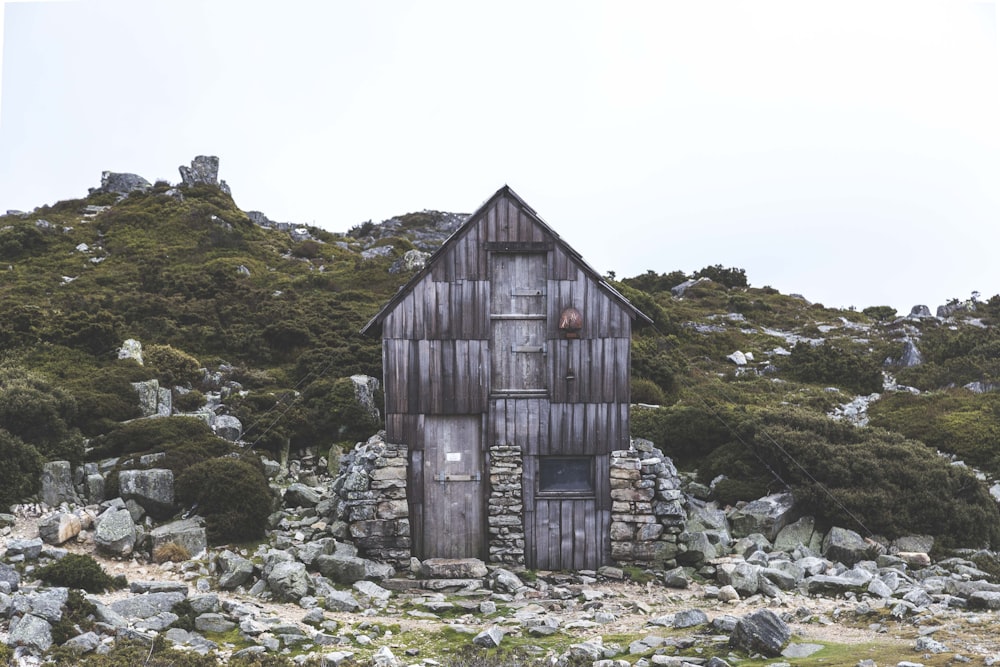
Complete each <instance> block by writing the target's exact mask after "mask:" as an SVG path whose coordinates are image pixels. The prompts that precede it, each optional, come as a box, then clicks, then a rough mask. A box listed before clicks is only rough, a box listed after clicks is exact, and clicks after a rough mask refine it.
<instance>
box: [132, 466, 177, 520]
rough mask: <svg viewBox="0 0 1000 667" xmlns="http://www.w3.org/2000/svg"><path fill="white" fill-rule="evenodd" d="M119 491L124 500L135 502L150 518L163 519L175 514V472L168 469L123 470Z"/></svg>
mask: <svg viewBox="0 0 1000 667" xmlns="http://www.w3.org/2000/svg"><path fill="white" fill-rule="evenodd" d="M118 491H119V495H120V496H121V497H122V499H123V500H126V501H127V500H134V501H135V502H137V503H138V504H139V505H140V506H141V507H142V508H143V509H144V510H145V511H146V513H147V514H149V515H150V516H153V517H160V518H162V517H166V516H170V515H171V514H172V513H173V512H174V472H173V471H172V470H169V469H167V468H150V469H148V470H122V471H121V472H120V473H119V475H118Z"/></svg>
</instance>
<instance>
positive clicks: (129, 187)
mask: <svg viewBox="0 0 1000 667" xmlns="http://www.w3.org/2000/svg"><path fill="white" fill-rule="evenodd" d="M151 187H153V186H152V184H150V182H149V181H147V180H146V179H145V178H143V177H142V176H139V175H138V174H128V173H120V172H115V171H103V172H101V187H100V188H97V190H98V191H99V192H111V193H114V194H119V195H127V194H129V193H130V192H146V191H147V190H149V189H150V188H151Z"/></svg>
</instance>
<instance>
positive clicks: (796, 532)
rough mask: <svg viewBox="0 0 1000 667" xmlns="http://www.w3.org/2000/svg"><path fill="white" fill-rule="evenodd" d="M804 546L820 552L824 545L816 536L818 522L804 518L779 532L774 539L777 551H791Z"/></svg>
mask: <svg viewBox="0 0 1000 667" xmlns="http://www.w3.org/2000/svg"><path fill="white" fill-rule="evenodd" d="M800 545H801V546H804V547H807V548H809V549H814V548H815V550H816V551H819V549H820V548H821V547H822V543H821V542H820V540H818V539H817V536H816V520H815V519H814V518H813V517H811V516H804V517H801V518H800V519H798V520H797V521H794V522H792V523H790V524H788V525H787V526H785V527H784V528H782V529H781V530H779V531H778V534H777V536H775V538H774V550H775V551H791V550H792V549H794V548H795V547H797V546H800Z"/></svg>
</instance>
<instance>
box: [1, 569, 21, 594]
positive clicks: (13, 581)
mask: <svg viewBox="0 0 1000 667" xmlns="http://www.w3.org/2000/svg"><path fill="white" fill-rule="evenodd" d="M20 585H21V575H20V574H19V573H18V571H17V570H15V569H14V568H13V567H11V566H10V565H8V564H7V563H0V586H4V587H5V588H6V589H7V590H8V591H11V592H12V591H16V590H17V587H18V586H20Z"/></svg>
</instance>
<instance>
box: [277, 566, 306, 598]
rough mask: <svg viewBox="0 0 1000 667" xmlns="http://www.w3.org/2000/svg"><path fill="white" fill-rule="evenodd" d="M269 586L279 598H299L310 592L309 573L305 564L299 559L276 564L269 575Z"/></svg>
mask: <svg viewBox="0 0 1000 667" xmlns="http://www.w3.org/2000/svg"><path fill="white" fill-rule="evenodd" d="M267 587H268V588H269V589H271V592H272V593H274V596H275V598H277V599H278V600H284V601H293V602H294V601H297V600H299V599H300V598H302V597H303V596H305V595H306V594H307V593H308V592H309V574H308V573H307V572H306V566H305V564H304V563H299V562H297V561H286V562H283V563H278V564H276V565H275V566H274V567H273V568H271V571H270V572H269V573H268V575H267Z"/></svg>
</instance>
